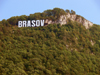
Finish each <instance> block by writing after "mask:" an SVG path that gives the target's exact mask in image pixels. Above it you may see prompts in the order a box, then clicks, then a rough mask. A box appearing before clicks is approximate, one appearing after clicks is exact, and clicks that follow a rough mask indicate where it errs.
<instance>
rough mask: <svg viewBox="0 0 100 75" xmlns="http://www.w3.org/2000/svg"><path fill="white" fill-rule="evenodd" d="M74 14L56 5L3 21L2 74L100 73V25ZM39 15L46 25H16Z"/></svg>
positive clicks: (0, 37)
mask: <svg viewBox="0 0 100 75" xmlns="http://www.w3.org/2000/svg"><path fill="white" fill-rule="evenodd" d="M58 11H59V12H58ZM72 12H73V13H72ZM68 15H70V16H69V18H68V17H66V16H68ZM75 15H76V14H75V12H74V11H71V12H70V11H68V10H66V12H65V11H64V10H63V9H60V8H54V9H53V10H46V11H44V12H43V13H35V14H30V15H29V16H26V15H22V16H15V17H11V18H9V19H7V20H2V21H0V75H99V74H100V26H99V25H96V24H93V25H92V23H91V22H90V21H88V20H86V19H85V18H83V17H82V16H79V19H77V18H75V17H73V16H75ZM77 16H78V15H76V17H77ZM72 17H73V18H72ZM64 18H65V19H64ZM40 19H44V20H45V21H48V22H47V23H46V22H45V26H42V27H22V28H18V26H17V23H18V21H19V20H21V21H22V20H40ZM63 19H64V20H65V23H64V22H63V21H64V20H63ZM57 20H59V21H60V20H62V21H61V23H60V22H59V21H57ZM79 20H80V21H79ZM84 21H87V23H86V24H88V26H87V25H86V24H85V23H84ZM49 22H50V23H49ZM55 22H57V23H55ZM66 22H67V23H66ZM48 24H49V25H48ZM85 25H86V26H85Z"/></svg>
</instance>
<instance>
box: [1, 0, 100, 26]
mask: <svg viewBox="0 0 100 75" xmlns="http://www.w3.org/2000/svg"><path fill="white" fill-rule="evenodd" d="M56 7H57V8H61V9H64V10H66V9H68V10H74V11H75V12H76V14H78V15H81V16H83V17H84V18H85V19H87V20H89V21H91V22H93V23H94V24H99V25H100V0H0V21H2V20H3V19H6V20H7V19H9V18H10V17H13V16H21V15H27V16H28V15H30V14H34V13H36V12H41V13H42V12H43V11H45V10H47V9H53V8H56Z"/></svg>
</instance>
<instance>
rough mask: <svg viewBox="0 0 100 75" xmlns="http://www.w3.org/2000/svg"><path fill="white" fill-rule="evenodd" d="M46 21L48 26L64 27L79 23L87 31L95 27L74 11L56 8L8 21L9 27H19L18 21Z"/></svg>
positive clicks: (15, 17) (12, 18)
mask: <svg viewBox="0 0 100 75" xmlns="http://www.w3.org/2000/svg"><path fill="white" fill-rule="evenodd" d="M41 19H44V20H45V25H48V24H60V25H64V24H67V23H68V22H70V21H75V22H78V23H81V24H82V25H83V26H85V28H86V29H88V28H90V27H91V26H93V23H92V22H90V21H88V20H86V19H85V18H84V17H82V16H80V15H77V14H76V12H75V11H73V10H71V11H70V10H63V9H60V8H54V9H52V10H51V9H49V10H45V11H44V12H42V13H34V14H30V15H29V16H26V15H22V16H14V17H11V18H9V19H7V20H6V21H7V25H9V24H11V25H18V21H20V20H21V21H24V20H41ZM4 21H5V20H4Z"/></svg>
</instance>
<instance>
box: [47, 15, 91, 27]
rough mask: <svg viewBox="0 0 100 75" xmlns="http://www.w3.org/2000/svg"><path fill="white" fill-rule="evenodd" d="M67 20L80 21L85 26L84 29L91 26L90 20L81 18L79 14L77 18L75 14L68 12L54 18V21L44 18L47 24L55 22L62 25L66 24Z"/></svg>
mask: <svg viewBox="0 0 100 75" xmlns="http://www.w3.org/2000/svg"><path fill="white" fill-rule="evenodd" d="M68 20H71V21H76V22H78V23H81V24H82V25H83V26H85V28H86V29H88V28H90V27H91V26H93V23H92V22H90V21H88V20H86V19H84V18H82V17H81V16H80V17H78V18H77V15H76V14H70V13H67V15H61V16H60V18H59V19H58V20H56V21H52V20H48V19H46V20H45V23H47V24H54V23H56V24H61V25H64V24H67V22H68Z"/></svg>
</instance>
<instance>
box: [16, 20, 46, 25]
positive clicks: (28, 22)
mask: <svg viewBox="0 0 100 75" xmlns="http://www.w3.org/2000/svg"><path fill="white" fill-rule="evenodd" d="M39 26H44V20H32V21H30V20H28V21H18V27H39Z"/></svg>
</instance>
